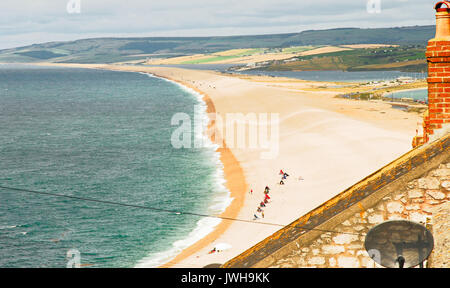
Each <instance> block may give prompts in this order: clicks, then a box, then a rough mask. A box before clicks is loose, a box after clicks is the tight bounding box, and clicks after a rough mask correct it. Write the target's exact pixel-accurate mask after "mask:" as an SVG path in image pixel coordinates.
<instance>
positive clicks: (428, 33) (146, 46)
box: [0, 26, 435, 63]
mask: <svg viewBox="0 0 450 288" xmlns="http://www.w3.org/2000/svg"><path fill="white" fill-rule="evenodd" d="M434 33H435V26H414V27H402V28H377V29H358V28H342V29H330V30H317V31H316V30H314V31H303V32H301V33H290V34H275V35H254V36H230V37H185V38H180V37H148V38H95V39H83V40H77V41H70V42H50V43H44V44H35V45H31V46H26V47H19V48H14V49H5V50H0V62H36V61H43V60H45V61H51V62H69V63H70V62H76V63H113V62H120V61H129V60H135V59H145V57H156V58H158V57H160V58H167V57H175V56H183V55H192V54H203V53H204V54H207V53H214V52H218V51H224V50H229V49H238V48H249V49H250V48H287V47H292V46H308V45H345V44H399V45H425V44H426V42H427V40H428V39H430V38H432V37H433V36H434Z"/></svg>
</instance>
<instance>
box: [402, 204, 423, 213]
mask: <svg viewBox="0 0 450 288" xmlns="http://www.w3.org/2000/svg"><path fill="white" fill-rule="evenodd" d="M405 208H406V210H408V211H411V210H419V209H420V205H418V204H413V205H407V206H406V207H405Z"/></svg>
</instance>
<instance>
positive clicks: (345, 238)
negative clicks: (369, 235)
mask: <svg viewBox="0 0 450 288" xmlns="http://www.w3.org/2000/svg"><path fill="white" fill-rule="evenodd" d="M357 240H358V235H351V234H340V235H338V236H336V237H333V241H334V243H336V244H350V243H352V242H353V241H357Z"/></svg>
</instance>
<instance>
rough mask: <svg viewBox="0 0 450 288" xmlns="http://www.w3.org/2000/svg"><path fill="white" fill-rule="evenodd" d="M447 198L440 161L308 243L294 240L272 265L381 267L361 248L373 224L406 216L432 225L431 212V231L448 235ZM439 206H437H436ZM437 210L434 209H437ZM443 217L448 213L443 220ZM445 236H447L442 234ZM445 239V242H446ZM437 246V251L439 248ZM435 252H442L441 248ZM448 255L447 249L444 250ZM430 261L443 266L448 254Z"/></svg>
mask: <svg viewBox="0 0 450 288" xmlns="http://www.w3.org/2000/svg"><path fill="white" fill-rule="evenodd" d="M449 200H450V162H449V163H445V164H441V165H440V166H439V167H438V168H437V169H434V170H431V171H430V172H429V173H428V174H427V175H425V176H424V177H421V178H418V179H414V180H413V181H410V182H409V183H408V184H407V185H406V186H405V187H404V189H401V190H399V191H398V192H393V193H390V194H388V195H386V196H385V197H383V198H382V199H381V200H380V201H378V202H377V203H374V205H373V206H371V207H363V206H362V205H361V204H360V205H358V206H359V209H360V211H359V212H357V213H355V214H354V215H352V216H351V217H349V218H347V219H345V221H342V223H340V224H338V225H337V226H336V227H335V228H334V229H333V231H338V232H342V233H336V232H324V233H322V234H321V235H320V236H319V237H317V238H316V239H315V240H313V241H312V242H310V243H309V244H308V245H300V244H299V243H296V244H297V248H298V249H292V250H291V252H290V253H289V254H287V255H285V256H284V257H282V258H280V259H278V260H277V261H275V262H274V263H273V264H272V265H271V267H273V268H277V267H280V268H285V267H292V268H293V267H342V268H353V267H368V268H370V267H380V266H379V265H378V264H376V263H375V262H374V261H373V260H372V259H371V258H370V257H369V256H368V254H367V252H366V251H365V249H364V239H365V234H366V233H367V232H368V231H369V230H370V229H371V228H372V227H374V226H375V225H377V224H379V223H382V222H384V221H387V220H397V219H407V220H411V221H415V222H418V223H422V224H426V222H427V218H428V221H429V222H431V224H432V225H433V220H434V219H433V218H434V217H433V212H434V215H436V219H439V223H437V224H436V227H434V226H433V227H434V229H433V228H432V229H433V233H434V234H436V233H439V235H440V238H438V239H447V240H448V236H449V231H448V223H449V222H448V221H449V220H448V215H449V214H450V211H449V205H447V203H449V202H448V201H449ZM437 207H439V209H437ZM436 211H437V212H436ZM443 217H447V218H446V219H445V220H442V218H443ZM445 237H447V238H445ZM441 242H445V240H440V242H439V243H436V241H435V246H436V249H438V250H439V251H441V250H442V249H445V247H447V248H446V249H447V250H448V244H446V245H447V246H445V247H444V248H442V244H441ZM447 243H448V242H447ZM438 250H436V251H438ZM434 255H442V253H441V252H439V253H434ZM446 255H447V256H448V251H447V254H446ZM433 259H434V260H432V261H431V266H432V267H433V263H435V262H436V263H438V264H436V266H439V265H441V266H439V267H442V265H447V264H446V263H447V262H446V261H448V258H445V257H437V256H434V257H433Z"/></svg>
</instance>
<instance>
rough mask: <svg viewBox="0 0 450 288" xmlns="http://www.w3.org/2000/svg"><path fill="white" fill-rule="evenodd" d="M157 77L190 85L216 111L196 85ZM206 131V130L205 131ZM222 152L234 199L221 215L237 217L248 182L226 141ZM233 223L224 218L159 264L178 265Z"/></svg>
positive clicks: (212, 121) (163, 265)
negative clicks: (191, 243) (192, 242)
mask: <svg viewBox="0 0 450 288" xmlns="http://www.w3.org/2000/svg"><path fill="white" fill-rule="evenodd" d="M154 75H155V76H157V77H161V78H165V79H167V80H170V81H173V82H176V83H178V84H180V85H182V86H185V87H188V88H190V89H192V90H194V91H195V92H196V93H198V94H199V95H201V96H202V99H203V102H204V103H205V104H206V107H207V110H206V113H216V109H215V106H214V102H213V101H212V100H211V98H210V97H209V96H208V95H206V94H205V93H203V92H202V91H200V90H199V89H197V88H196V87H194V86H192V85H189V84H186V83H182V82H180V81H176V80H174V79H171V78H169V77H163V76H160V75H156V74H154ZM214 125H215V122H214V119H211V118H210V122H209V127H208V128H212V127H213V126H214ZM203 132H205V131H203ZM215 137H216V135H215V134H212V135H211V139H210V140H211V142H213V143H215V140H216V139H215ZM216 152H218V153H219V154H220V161H221V162H222V164H223V170H224V178H225V181H226V183H225V186H226V188H227V189H228V190H229V191H230V198H231V199H232V202H231V203H230V205H228V207H227V208H226V209H225V211H224V212H222V213H221V214H220V215H219V217H221V218H236V217H237V216H238V214H239V211H240V210H241V209H242V207H243V206H244V200H245V195H246V190H247V186H248V185H247V183H246V181H245V176H244V171H243V170H242V167H241V165H240V164H239V162H238V161H237V159H236V157H235V156H234V155H233V153H232V152H231V150H230V149H229V148H227V146H226V143H225V142H224V143H223V148H218V149H217V150H216ZM230 225H231V220H225V219H222V221H221V222H220V223H219V224H218V225H217V226H215V227H214V230H213V231H212V232H210V233H209V234H208V235H206V236H205V237H203V238H202V239H200V240H198V241H197V242H196V243H194V244H193V245H191V246H189V247H188V248H186V249H184V250H182V251H181V253H179V254H178V255H176V256H175V258H173V259H172V260H170V261H168V262H166V263H164V264H162V265H160V266H159V268H171V267H173V266H174V265H177V264H178V263H180V262H181V261H183V260H185V259H187V258H188V257H189V256H192V255H193V254H194V253H196V252H197V251H199V250H201V249H203V248H205V247H206V246H207V245H209V244H210V243H212V242H214V241H215V240H217V239H218V238H219V237H220V235H222V234H223V232H225V231H226V230H227V229H228V227H229V226H230Z"/></svg>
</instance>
